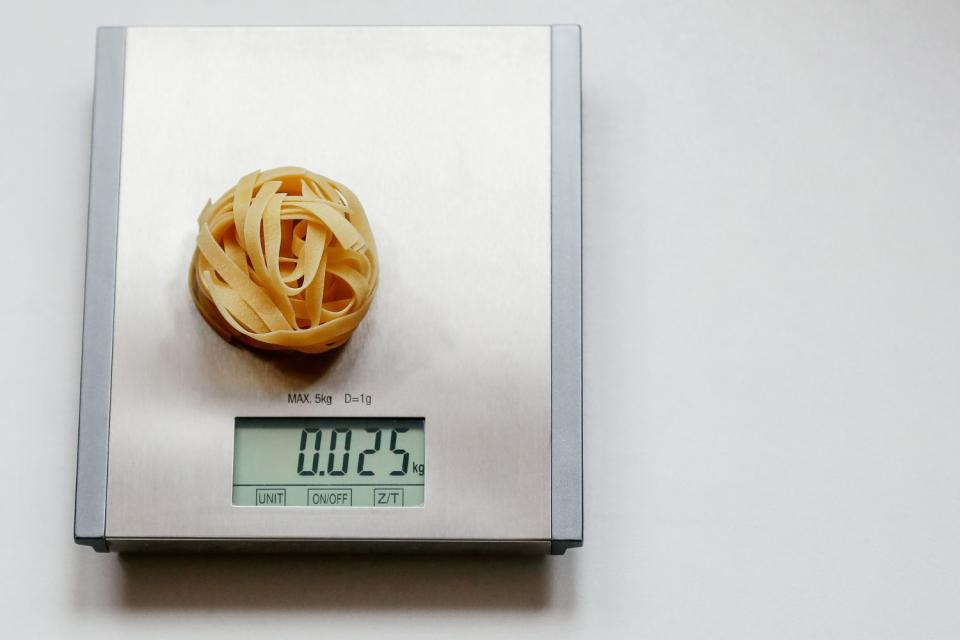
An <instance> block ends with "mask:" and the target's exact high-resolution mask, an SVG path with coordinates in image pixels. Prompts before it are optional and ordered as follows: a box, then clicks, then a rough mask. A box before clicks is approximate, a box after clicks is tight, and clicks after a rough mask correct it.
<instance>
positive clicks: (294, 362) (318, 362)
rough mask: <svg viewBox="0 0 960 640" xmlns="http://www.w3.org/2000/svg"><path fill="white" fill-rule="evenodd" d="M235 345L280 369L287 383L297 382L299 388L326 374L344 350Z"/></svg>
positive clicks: (341, 348)
mask: <svg viewBox="0 0 960 640" xmlns="http://www.w3.org/2000/svg"><path fill="white" fill-rule="evenodd" d="M237 347H238V348H241V349H244V350H246V351H247V352H248V353H250V354H252V355H253V356H254V357H255V358H257V359H258V360H260V361H261V362H264V363H266V364H268V365H270V366H272V367H274V368H276V369H278V370H280V371H281V372H282V373H283V374H284V379H285V381H286V382H287V383H288V384H289V383H294V384H299V385H301V388H302V387H309V386H310V385H312V384H313V383H315V382H316V381H317V380H319V379H320V378H322V377H323V376H324V375H326V373H327V372H328V371H330V369H332V368H333V366H334V365H335V364H336V363H337V360H339V359H340V356H341V355H342V354H343V351H344V347H339V348H337V349H333V350H331V351H327V352H325V353H318V354H311V353H300V352H296V351H262V350H258V349H253V348H251V347H249V346H247V345H242V344H237Z"/></svg>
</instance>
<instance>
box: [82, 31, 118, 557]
mask: <svg viewBox="0 0 960 640" xmlns="http://www.w3.org/2000/svg"><path fill="white" fill-rule="evenodd" d="M126 33H127V30H126V28H125V27H101V28H99V29H98V30H97V57H96V75H95V84H94V102H93V138H92V143H91V152H90V195H89V201H88V210H87V265H86V276H85V286H84V297H83V351H82V362H81V365H80V425H79V432H78V437H77V496H76V510H75V512H74V523H73V537H74V540H75V541H76V543H77V544H82V545H88V546H90V547H93V548H94V549H96V550H97V551H107V544H106V508H107V454H108V447H109V436H110V384H111V373H112V368H113V309H114V294H115V288H116V287H115V284H116V257H117V218H118V207H119V203H120V145H121V135H122V120H123V81H124V62H125V57H126Z"/></svg>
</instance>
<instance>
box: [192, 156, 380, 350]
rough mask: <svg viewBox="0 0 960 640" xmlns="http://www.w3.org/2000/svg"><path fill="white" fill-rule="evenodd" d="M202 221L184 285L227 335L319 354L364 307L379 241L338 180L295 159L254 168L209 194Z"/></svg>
mask: <svg viewBox="0 0 960 640" xmlns="http://www.w3.org/2000/svg"><path fill="white" fill-rule="evenodd" d="M198 224H199V233H198V234H197V250H196V251H195V252H194V255H193V263H192V264H191V274H190V292H191V294H192V295H193V300H194V302H195V303H196V305H197V308H198V309H199V310H200V313H201V314H202V315H203V317H204V318H205V319H206V321H207V322H208V323H209V324H210V326H212V327H213V328H214V329H216V330H217V331H218V332H219V333H220V334H221V335H223V336H224V337H226V338H227V339H229V340H236V341H239V342H242V343H244V344H246V345H248V346H250V347H254V348H256V349H274V350H277V349H279V350H292V351H302V352H305V353H322V352H324V351H329V350H330V349H335V348H336V347H339V346H340V345H342V344H343V343H345V342H346V341H347V340H348V339H349V338H350V336H351V334H352V333H353V332H354V330H355V329H356V328H357V326H358V325H359V324H360V321H361V320H363V318H364V316H365V315H366V314H367V310H368V309H369V308H370V302H371V301H372V300H373V294H374V292H375V291H376V289H377V273H378V271H377V268H378V265H377V249H376V245H375V244H374V241H373V234H372V233H371V231H370V225H369V223H368V222H367V216H366V214H365V213H364V211H363V206H362V205H361V204H360V201H359V200H358V199H357V197H356V196H355V195H354V194H353V192H352V191H350V190H349V189H348V188H346V187H345V186H343V185H342V184H340V183H338V182H335V181H333V180H330V179H329V178H325V177H323V176H320V175H317V174H315V173H311V172H309V171H307V170H306V169H301V168H298V167H282V168H279V169H271V170H270V171H264V172H259V171H255V172H253V173H251V174H249V175H246V176H244V177H243V178H241V179H240V182H238V183H237V185H236V186H235V187H233V188H232V189H230V190H229V191H227V192H226V193H225V194H223V196H221V197H220V199H219V200H217V201H216V202H212V203H211V202H207V205H206V206H205V207H204V209H203V212H202V213H201V214H200V218H199V220H198Z"/></svg>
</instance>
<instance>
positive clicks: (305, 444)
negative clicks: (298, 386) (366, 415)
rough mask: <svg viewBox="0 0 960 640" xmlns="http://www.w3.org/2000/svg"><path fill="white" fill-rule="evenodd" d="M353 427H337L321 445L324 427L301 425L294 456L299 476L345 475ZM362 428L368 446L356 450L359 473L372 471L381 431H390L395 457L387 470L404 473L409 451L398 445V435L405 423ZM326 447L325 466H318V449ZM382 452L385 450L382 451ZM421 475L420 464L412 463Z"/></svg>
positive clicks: (319, 450)
mask: <svg viewBox="0 0 960 640" xmlns="http://www.w3.org/2000/svg"><path fill="white" fill-rule="evenodd" d="M353 431H354V430H353V429H349V428H347V427H338V428H335V429H333V430H332V431H328V432H327V433H329V438H328V440H329V444H328V445H327V446H326V447H325V448H324V446H323V445H324V443H323V430H321V429H303V430H302V431H301V432H300V453H299V455H298V456H297V474H298V475H301V476H323V475H328V476H345V475H347V473H348V472H349V471H350V453H351V451H350V447H351V446H352V444H353V442H352V441H353ZM364 431H365V432H366V433H367V434H368V435H369V441H368V443H367V444H369V445H370V446H369V447H367V448H366V449H363V450H362V451H360V452H359V455H357V456H356V457H355V458H354V460H355V461H356V469H355V471H356V473H357V475H360V476H372V475H375V474H374V471H373V470H372V469H370V468H369V466H371V465H370V462H371V457H372V456H375V455H377V454H378V453H380V449H381V445H382V444H383V440H384V437H383V432H384V431H389V433H390V436H389V441H390V451H389V453H390V454H393V455H394V456H395V457H396V458H395V463H396V468H395V469H393V470H391V471H390V475H391V476H405V475H407V471H408V469H409V467H410V453H409V452H407V451H406V450H404V449H402V448H401V447H400V443H399V440H400V436H401V434H404V433H406V432H407V431H408V429H407V427H395V428H392V429H379V428H377V427H367V428H365V429H364ZM322 450H325V451H326V452H327V455H326V469H325V470H324V469H322V468H321V467H320V459H321V451H322ZM384 453H387V452H386V451H384ZM414 466H416V467H417V468H416V469H415V471H417V472H418V473H419V474H420V475H423V465H422V464H421V465H414Z"/></svg>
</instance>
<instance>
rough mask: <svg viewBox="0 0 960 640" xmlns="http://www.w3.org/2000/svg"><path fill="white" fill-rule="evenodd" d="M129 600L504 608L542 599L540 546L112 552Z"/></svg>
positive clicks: (150, 604)
mask: <svg viewBox="0 0 960 640" xmlns="http://www.w3.org/2000/svg"><path fill="white" fill-rule="evenodd" d="M119 558H120V565H121V567H122V572H123V591H122V598H123V602H124V605H125V606H127V607H129V608H132V609H143V610H150V609H185V610H193V609H207V610H209V609H225V610H231V609H241V608H242V609H244V610H250V609H260V610H298V609H303V610H308V609H309V610H315V611H316V610H321V611H322V610H354V609H356V610H376V609H387V610H394V609H454V610H456V609H513V610H537V609H541V608H544V607H546V606H547V605H548V603H549V600H550V593H549V584H550V580H549V573H550V565H551V563H550V560H549V559H548V558H547V557H544V556H449V555H448V556H431V555H407V556H386V555H365V556H328V555H278V554H271V555H237V554H229V555H199V554H195V555H173V554H120V556H119Z"/></svg>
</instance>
